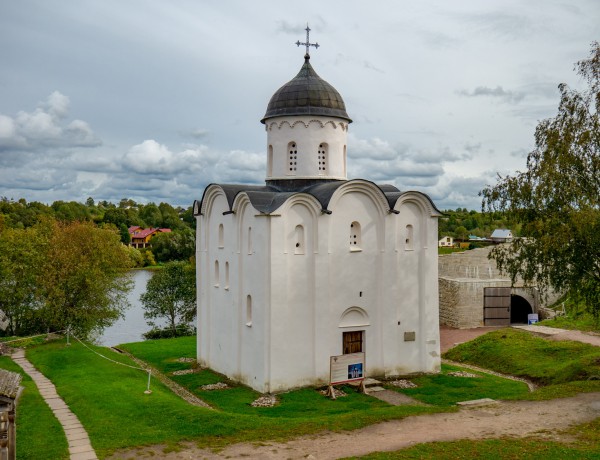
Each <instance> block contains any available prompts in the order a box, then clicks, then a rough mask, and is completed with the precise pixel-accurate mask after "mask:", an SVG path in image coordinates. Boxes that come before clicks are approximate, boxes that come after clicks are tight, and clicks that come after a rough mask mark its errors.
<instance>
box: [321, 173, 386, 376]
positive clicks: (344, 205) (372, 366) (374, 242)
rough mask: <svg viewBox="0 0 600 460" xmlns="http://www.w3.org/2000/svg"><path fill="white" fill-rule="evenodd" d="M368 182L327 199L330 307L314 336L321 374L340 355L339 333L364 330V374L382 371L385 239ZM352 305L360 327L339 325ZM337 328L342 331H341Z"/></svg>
mask: <svg viewBox="0 0 600 460" xmlns="http://www.w3.org/2000/svg"><path fill="white" fill-rule="evenodd" d="M374 189H375V187H373V185H372V184H365V183H363V182H358V183H354V184H348V185H345V186H342V187H340V189H338V191H336V193H335V194H334V196H333V197H332V199H331V201H330V209H331V210H332V214H331V216H329V217H328V218H329V221H330V226H329V234H328V239H327V241H328V247H329V259H330V270H329V305H328V306H327V305H324V306H323V307H324V308H323V310H324V318H325V320H324V321H323V322H320V323H319V324H320V330H319V333H318V336H319V337H321V340H322V341H323V347H322V349H321V352H320V353H319V354H318V355H319V356H321V357H322V361H321V365H322V366H323V367H322V369H323V370H328V366H329V363H328V361H326V358H327V357H328V356H330V355H337V354H342V353H343V349H342V345H343V333H344V332H350V331H364V338H363V340H364V342H363V349H364V351H365V353H366V360H367V373H368V374H369V375H374V374H380V373H381V371H382V368H383V360H382V355H383V350H382V342H381V318H382V311H381V307H382V294H383V293H382V290H383V285H382V275H383V266H382V250H383V238H384V221H383V219H384V206H383V203H381V202H380V201H379V197H378V193H379V192H378V191H377V190H374ZM352 223H358V224H359V225H360V234H359V235H358V238H357V239H358V240H359V243H358V244H356V245H355V244H354V241H355V238H354V236H355V235H353V232H354V231H355V230H354V227H351V225H352ZM351 307H358V308H360V309H362V310H363V311H364V312H365V313H366V315H367V316H368V318H369V324H368V325H364V326H356V325H349V326H345V325H343V324H340V323H341V321H342V319H343V315H344V312H346V311H347V310H348V308H351ZM340 326H342V327H340Z"/></svg>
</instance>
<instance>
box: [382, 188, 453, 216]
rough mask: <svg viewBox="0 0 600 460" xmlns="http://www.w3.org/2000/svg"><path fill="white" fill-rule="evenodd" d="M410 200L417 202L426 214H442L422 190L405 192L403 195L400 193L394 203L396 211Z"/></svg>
mask: <svg viewBox="0 0 600 460" xmlns="http://www.w3.org/2000/svg"><path fill="white" fill-rule="evenodd" d="M408 202H412V203H414V204H416V205H417V206H418V207H419V209H421V212H422V213H423V214H424V215H428V216H430V217H441V215H442V214H441V213H440V212H439V211H438V210H437V208H436V207H435V206H434V205H433V203H432V202H431V200H430V199H429V198H428V197H427V196H426V195H424V194H422V193H421V192H414V191H409V192H404V193H403V194H402V195H400V197H399V198H398V200H397V201H396V203H395V204H394V209H395V210H396V211H400V208H401V207H402V205H403V204H404V203H408Z"/></svg>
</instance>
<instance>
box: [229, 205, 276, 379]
mask: <svg viewBox="0 0 600 460" xmlns="http://www.w3.org/2000/svg"><path fill="white" fill-rule="evenodd" d="M240 208H241V209H239V210H237V212H236V216H237V218H238V235H239V239H240V244H239V266H238V267H237V273H236V276H237V277H238V279H239V285H238V287H237V305H236V306H237V319H236V323H237V326H238V335H239V338H240V340H239V342H238V349H237V350H236V353H235V354H236V358H237V371H236V372H235V374H233V375H234V377H235V378H236V379H238V380H240V381H242V382H244V383H245V384H247V385H249V386H252V387H260V388H264V383H265V381H266V380H267V368H266V361H265V360H266V358H265V356H267V342H266V341H265V338H266V336H267V329H268V302H269V296H268V284H267V283H268V276H269V269H268V267H269V262H268V253H269V251H268V247H269V220H270V218H269V217H263V216H259V217H256V215H257V214H258V213H257V212H256V210H255V209H254V208H253V207H252V206H251V205H250V204H249V201H248V200H247V199H246V203H245V205H244V206H240ZM249 228H250V229H251V230H250V231H249V230H248V229H249Z"/></svg>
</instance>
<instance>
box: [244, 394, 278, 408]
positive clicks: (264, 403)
mask: <svg viewBox="0 0 600 460" xmlns="http://www.w3.org/2000/svg"><path fill="white" fill-rule="evenodd" d="M275 404H277V398H276V397H275V396H274V395H262V396H261V397H260V398H258V399H256V400H254V401H252V403H251V404H250V405H251V406H252V407H273V406H274V405H275Z"/></svg>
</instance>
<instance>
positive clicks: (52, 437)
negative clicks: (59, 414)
mask: <svg viewBox="0 0 600 460" xmlns="http://www.w3.org/2000/svg"><path fill="white" fill-rule="evenodd" d="M0 368H2V369H6V370H7V371H12V372H17V373H19V374H21V375H22V376H23V380H22V381H21V386H23V387H24V390H23V392H22V393H21V397H20V399H19V403H18V405H17V420H16V425H17V458H18V459H20V460H21V459H32V460H34V459H39V458H42V457H40V453H41V452H43V453H44V456H45V457H43V458H52V459H57V460H59V459H66V458H69V450H68V445H67V439H66V438H65V433H64V431H63V429H62V427H61V425H60V423H59V422H58V420H57V419H56V417H54V414H53V413H52V411H51V410H50V408H49V407H48V405H47V404H46V403H45V402H44V400H43V398H42V396H41V395H40V393H39V391H38V389H37V386H36V385H35V383H34V382H33V380H31V377H29V376H28V375H27V374H26V373H25V372H24V371H23V369H21V367H20V366H18V365H16V364H15V363H14V362H13V361H12V360H11V359H10V358H8V357H7V356H0Z"/></svg>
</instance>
